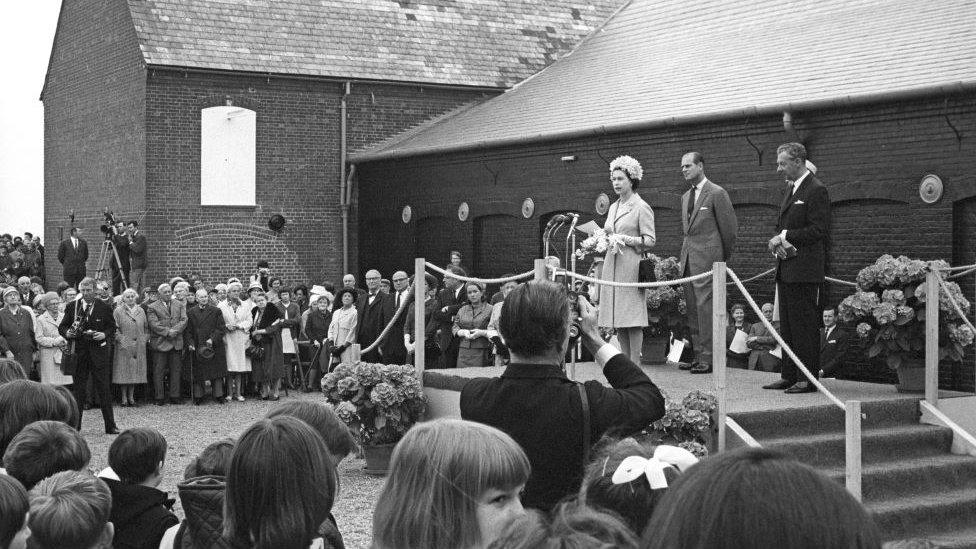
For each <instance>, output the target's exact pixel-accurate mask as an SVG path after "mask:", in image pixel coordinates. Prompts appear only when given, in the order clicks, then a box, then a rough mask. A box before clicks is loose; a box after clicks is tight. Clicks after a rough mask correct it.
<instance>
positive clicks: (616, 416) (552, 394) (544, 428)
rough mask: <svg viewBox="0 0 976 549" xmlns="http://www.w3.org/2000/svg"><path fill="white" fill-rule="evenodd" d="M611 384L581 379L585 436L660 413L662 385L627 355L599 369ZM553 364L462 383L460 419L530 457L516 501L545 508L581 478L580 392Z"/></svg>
mask: <svg viewBox="0 0 976 549" xmlns="http://www.w3.org/2000/svg"><path fill="white" fill-rule="evenodd" d="M603 374H604V375H605V376H606V377H607V380H608V381H609V382H610V385H611V387H605V386H603V385H602V384H601V383H600V382H599V381H587V382H586V383H584V384H583V386H584V387H585V388H586V395H587V399H588V401H589V408H590V441H591V442H596V441H597V440H598V439H599V438H600V437H601V436H603V434H604V433H607V432H608V431H609V432H613V433H614V434H618V435H627V434H631V433H635V432H637V431H639V430H640V429H643V428H644V427H646V426H648V425H649V424H650V423H651V422H653V421H655V420H657V419H658V418H660V417H661V416H663V415H664V397H663V396H661V391H660V390H658V388H657V386H656V385H654V383H653V382H652V381H651V380H650V378H648V377H647V374H645V373H644V372H642V371H641V370H640V368H638V367H637V366H636V365H635V364H634V363H633V362H631V360H630V359H629V358H627V357H626V356H624V355H623V354H619V353H618V354H617V355H615V356H614V357H613V358H611V359H610V360H609V361H608V362H607V364H606V366H604V368H603ZM576 386H577V384H576V382H575V381H571V380H570V379H568V378H567V377H566V375H565V374H564V373H563V371H562V368H560V367H558V366H546V365H536V364H511V365H509V366H508V368H506V369H505V373H503V374H502V376H501V378H491V379H489V378H478V379H472V380H470V381H468V383H467V384H465V386H464V388H462V389H461V417H462V418H464V419H467V420H471V421H477V422H479V423H484V424H487V425H491V426H493V427H497V428H498V429H501V430H502V431H504V432H506V433H508V434H509V435H511V437H512V438H514V439H515V442H518V443H519V444H520V445H521V446H522V448H523V449H524V450H525V453H526V454H527V455H528V456H529V462H530V463H531V464H532V475H531V476H530V477H529V482H528V483H527V484H526V485H525V494H524V496H523V498H522V503H523V504H524V505H525V506H526V507H533V508H536V509H541V510H544V511H549V510H550V509H551V508H552V507H553V506H554V505H555V504H556V503H557V502H559V500H561V499H562V498H564V497H566V496H568V495H570V494H575V493H576V491H577V490H578V489H579V486H580V481H581V479H582V477H583V468H584V466H585V465H586V464H585V463H584V462H583V412H582V403H581V402H580V395H579V390H578V389H577V388H576Z"/></svg>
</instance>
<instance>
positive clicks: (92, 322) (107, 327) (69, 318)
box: [58, 299, 116, 351]
mask: <svg viewBox="0 0 976 549" xmlns="http://www.w3.org/2000/svg"><path fill="white" fill-rule="evenodd" d="M76 310H77V313H78V315H84V314H85V309H84V308H83V307H82V300H81V299H78V300H76V301H73V302H71V303H69V304H68V305H67V307H65V308H64V317H63V318H61V324H60V325H59V326H58V331H59V332H61V337H64V338H65V339H68V330H69V329H70V328H71V325H72V324H74V322H75V311H76ZM82 328H83V329H85V330H92V331H95V332H102V333H104V334H105V339H104V340H103V341H94V340H91V339H90V338H87V337H80V338H78V339H77V340H76V341H78V342H80V344H79V345H78V346H77V348H76V350H78V351H81V350H84V349H86V348H103V349H105V350H106V351H107V350H108V344H109V342H110V341H113V340H114V339H115V329H116V326H115V313H114V311H112V308H111V307H109V306H108V305H106V304H105V302H104V301H102V300H101V299H93V300H92V302H91V312H90V313H89V314H88V318H87V320H85V321H84V322H82Z"/></svg>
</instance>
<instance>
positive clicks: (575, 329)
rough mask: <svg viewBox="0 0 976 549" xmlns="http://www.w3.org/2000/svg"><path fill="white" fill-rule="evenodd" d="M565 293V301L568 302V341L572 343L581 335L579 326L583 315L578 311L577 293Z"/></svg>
mask: <svg viewBox="0 0 976 549" xmlns="http://www.w3.org/2000/svg"><path fill="white" fill-rule="evenodd" d="M567 293H568V296H567V300H568V301H569V340H570V341H571V342H573V341H576V340H577V339H579V336H580V334H582V333H583V326H582V324H580V319H581V317H582V316H583V313H582V312H581V311H580V304H579V298H580V294H579V292H574V291H572V290H570V291H568V292H567Z"/></svg>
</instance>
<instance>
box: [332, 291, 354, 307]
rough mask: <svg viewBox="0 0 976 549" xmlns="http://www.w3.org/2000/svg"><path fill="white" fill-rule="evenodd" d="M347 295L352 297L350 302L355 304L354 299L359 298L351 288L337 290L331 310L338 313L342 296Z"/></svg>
mask: <svg viewBox="0 0 976 549" xmlns="http://www.w3.org/2000/svg"><path fill="white" fill-rule="evenodd" d="M346 294H349V295H351V296H352V302H353V303H355V302H356V299H357V298H358V297H359V293H358V292H356V290H354V289H352V288H339V291H338V292H336V295H335V301H334V302H332V309H333V310H336V311H338V310H339V309H341V308H342V296H344V295H346Z"/></svg>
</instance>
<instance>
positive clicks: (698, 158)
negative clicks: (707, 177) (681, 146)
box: [685, 151, 705, 164]
mask: <svg viewBox="0 0 976 549" xmlns="http://www.w3.org/2000/svg"><path fill="white" fill-rule="evenodd" d="M689 154H690V155H691V161H692V162H694V163H695V164H704V163H705V155H703V154H702V153H700V152H698V151H688V152H686V153H685V156H687V155H689Z"/></svg>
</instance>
